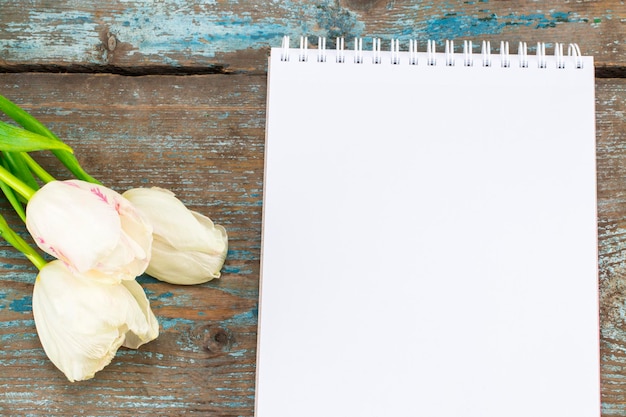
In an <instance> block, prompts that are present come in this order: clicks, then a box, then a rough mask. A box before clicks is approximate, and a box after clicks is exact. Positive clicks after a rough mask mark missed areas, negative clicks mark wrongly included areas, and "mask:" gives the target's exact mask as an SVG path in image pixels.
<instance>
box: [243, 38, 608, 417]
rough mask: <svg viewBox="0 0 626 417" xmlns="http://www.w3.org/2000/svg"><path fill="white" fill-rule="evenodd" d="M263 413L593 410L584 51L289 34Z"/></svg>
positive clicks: (277, 56) (280, 85)
mask: <svg viewBox="0 0 626 417" xmlns="http://www.w3.org/2000/svg"><path fill="white" fill-rule="evenodd" d="M267 103H268V107H267V109H268V110H267V127H266V129H267V130H266V151H265V152H266V154H265V180H264V208H263V244H262V261H261V290H260V293H261V294H260V309H259V333H258V358H257V385H256V392H255V395H256V416H257V417H320V416H324V417H346V416H358V417H387V416H394V417H395V416H428V417H502V416H507V417H528V416H533V417H554V416H567V417H593V416H599V415H600V387H599V386H600V383H599V381H600V377H599V375H600V372H599V340H598V339H599V336H598V335H599V325H598V322H599V319H598V317H599V314H598V278H597V277H598V272H597V265H598V262H597V236H596V230H597V226H596V224H597V223H596V175H595V111H594V64H593V58H592V57H590V56H583V55H581V53H580V51H579V49H578V47H577V46H576V45H574V44H572V45H567V46H566V45H562V44H556V45H550V46H549V47H548V48H546V46H545V44H542V43H540V44H538V45H536V46H535V45H532V47H531V46H527V45H526V44H523V43H522V44H520V45H519V46H518V45H511V48H509V45H508V44H507V43H505V42H503V43H502V44H500V45H493V46H492V45H490V44H489V43H488V42H483V43H481V44H471V43H470V42H467V41H466V42H463V43H459V42H457V44H456V45H455V44H454V43H453V42H446V43H445V44H443V45H442V44H435V43H434V42H431V41H428V42H424V43H423V44H422V43H420V42H414V41H409V42H405V43H402V42H398V41H397V40H393V41H387V43H385V42H382V45H381V42H380V41H379V40H367V39H365V40H363V39H357V40H355V41H354V44H353V43H352V42H351V43H350V45H348V44H345V45H344V43H343V41H342V40H341V39H339V40H333V41H332V42H331V41H330V40H329V41H328V45H326V40H324V39H318V40H317V41H315V40H314V39H312V40H311V43H310V44H309V43H308V40H307V39H305V38H302V39H301V40H300V43H299V44H298V43H297V42H296V43H294V42H293V41H292V42H291V43H290V42H289V40H287V39H286V40H285V43H284V44H283V46H282V47H278V48H273V49H272V50H271V54H270V58H269V73H268V101H267Z"/></svg>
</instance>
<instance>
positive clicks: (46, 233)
mask: <svg viewBox="0 0 626 417" xmlns="http://www.w3.org/2000/svg"><path fill="white" fill-rule="evenodd" d="M26 226H27V228H28V231H29V232H30V233H31V235H33V237H34V238H35V241H36V243H37V246H39V247H40V248H41V249H42V250H43V251H45V252H47V253H49V254H50V255H52V256H54V257H56V258H58V259H61V260H63V261H64V262H66V263H68V264H70V265H73V266H74V267H75V268H76V269H77V270H78V271H82V272H84V271H87V270H89V269H91V268H92V267H93V266H94V265H95V263H96V262H97V261H98V259H100V258H102V257H103V256H106V255H107V254H109V253H110V252H111V251H112V250H113V248H115V246H116V245H117V241H118V239H119V235H120V231H121V222H120V219H119V216H118V215H117V213H116V211H115V209H114V208H113V207H111V206H108V205H106V204H102V201H101V200H100V199H99V198H98V197H97V196H95V195H94V194H91V193H85V192H83V191H82V190H81V189H80V188H77V187H74V186H73V185H71V184H68V183H67V182H61V181H53V182H50V183H48V184H46V185H44V186H43V187H42V188H41V189H40V190H39V191H37V192H36V193H35V195H34V196H33V197H32V198H31V200H30V201H29V202H28V205H27V206H26Z"/></svg>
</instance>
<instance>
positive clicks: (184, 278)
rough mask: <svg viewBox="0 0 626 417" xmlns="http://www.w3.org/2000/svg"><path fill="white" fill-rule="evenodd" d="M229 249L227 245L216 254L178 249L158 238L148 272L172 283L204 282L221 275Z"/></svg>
mask: <svg viewBox="0 0 626 417" xmlns="http://www.w3.org/2000/svg"><path fill="white" fill-rule="evenodd" d="M227 251H228V248H227V247H225V248H224V251H223V252H222V253H215V254H207V253H204V252H197V251H177V250H175V249H174V248H172V247H171V246H170V245H169V243H167V242H165V241H161V240H159V239H158V238H157V239H155V240H154V242H153V244H152V260H151V261H150V265H148V269H147V270H146V273H147V274H149V275H151V276H153V277H155V278H157V279H159V280H161V281H165V282H169V283H171V284H178V285H195V284H202V283H204V282H207V281H210V280H212V279H214V278H219V277H220V276H221V274H220V270H221V269H222V266H223V265H224V260H225V259H226V252H227Z"/></svg>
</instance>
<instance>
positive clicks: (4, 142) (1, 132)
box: [0, 121, 72, 152]
mask: <svg viewBox="0 0 626 417" xmlns="http://www.w3.org/2000/svg"><path fill="white" fill-rule="evenodd" d="M43 149H62V150H64V151H67V152H72V148H70V147H69V146H67V145H66V144H65V143H63V142H61V141H60V140H58V139H54V138H50V137H46V136H42V135H39V134H37V133H34V132H31V131H28V130H26V129H21V128H19V127H16V126H13V125H10V124H8V123H5V122H2V121H0V150H1V151H8V152H30V151H40V150H43Z"/></svg>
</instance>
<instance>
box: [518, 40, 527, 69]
mask: <svg viewBox="0 0 626 417" xmlns="http://www.w3.org/2000/svg"><path fill="white" fill-rule="evenodd" d="M517 55H518V57H519V66H520V68H528V45H527V44H526V42H520V43H519V45H518V47H517Z"/></svg>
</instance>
